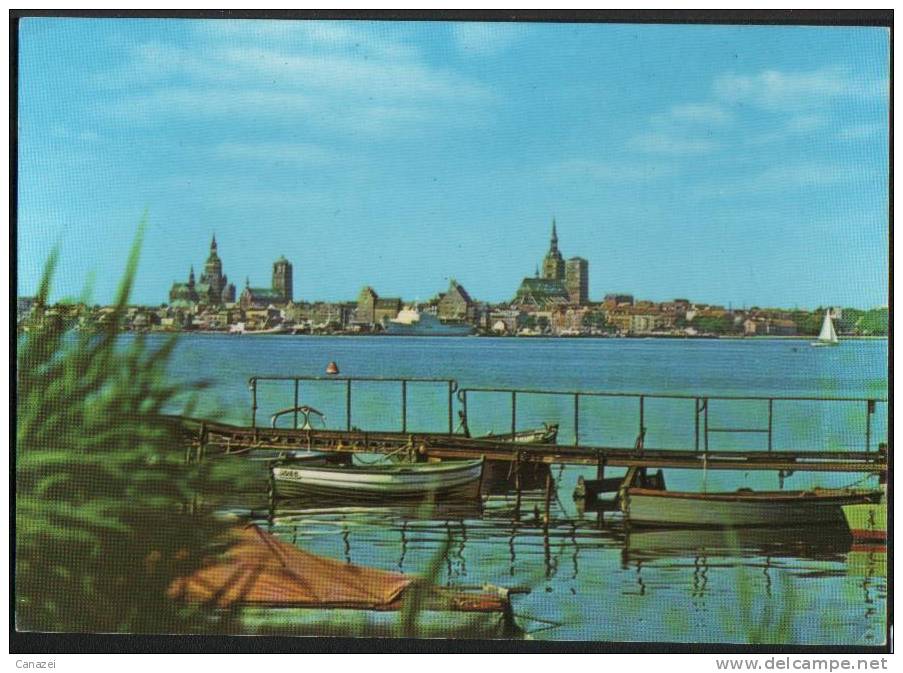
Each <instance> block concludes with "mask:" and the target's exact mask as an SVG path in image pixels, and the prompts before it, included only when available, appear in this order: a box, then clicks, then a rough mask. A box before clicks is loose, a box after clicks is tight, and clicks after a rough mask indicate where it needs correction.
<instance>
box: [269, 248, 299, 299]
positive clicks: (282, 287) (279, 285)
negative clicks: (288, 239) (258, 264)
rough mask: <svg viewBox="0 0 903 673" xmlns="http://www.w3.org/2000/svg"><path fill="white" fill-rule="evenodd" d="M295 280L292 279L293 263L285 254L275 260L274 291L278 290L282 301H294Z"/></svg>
mask: <svg viewBox="0 0 903 673" xmlns="http://www.w3.org/2000/svg"><path fill="white" fill-rule="evenodd" d="M293 289H294V282H293V280H292V263H291V262H289V261H288V260H287V259H286V258H285V257H284V256H282V255H280V257H279V259H277V260H276V261H275V262H273V291H274V292H278V293H279V295H280V296H281V297H282V301H284V302H286V303H288V302H290V301H292V296H293Z"/></svg>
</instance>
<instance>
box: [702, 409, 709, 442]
mask: <svg viewBox="0 0 903 673" xmlns="http://www.w3.org/2000/svg"><path fill="white" fill-rule="evenodd" d="M702 405H703V406H702V409H703V414H704V416H703V423H704V428H705V430H704V434H705V452H706V453H708V452H709V398H708V397H704V398H702Z"/></svg>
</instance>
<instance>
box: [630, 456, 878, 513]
mask: <svg viewBox="0 0 903 673" xmlns="http://www.w3.org/2000/svg"><path fill="white" fill-rule="evenodd" d="M634 470H636V468H631V470H628V473H627V477H626V478H625V485H624V486H623V487H622V490H621V493H620V506H621V511H622V512H624V516H625V517H626V518H627V521H628V522H629V523H630V524H632V525H638V526H686V527H706V526H714V527H739V526H775V527H778V526H779V527H789V526H800V525H803V524H813V523H818V524H832V525H839V526H843V524H844V515H843V510H842V509H841V508H842V507H843V506H844V505H855V504H865V503H869V502H874V501H876V500H877V499H878V498H879V497H880V492H878V491H855V490H851V489H821V488H815V489H812V490H808V491H753V490H751V489H739V490H737V491H734V492H721V493H700V492H688V491H667V490H665V487H664V479H663V478H661V476H660V473H659V475H658V480H657V481H658V483H648V484H647V483H645V480H644V477H643V476H642V475H641V474H640V472H639V471H635V472H634V474H631V472H632V471H634ZM635 483H639V484H640V485H633V484H635Z"/></svg>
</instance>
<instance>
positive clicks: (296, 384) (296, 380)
mask: <svg viewBox="0 0 903 673" xmlns="http://www.w3.org/2000/svg"><path fill="white" fill-rule="evenodd" d="M300 387H301V381H300V380H299V379H295V430H297V429H298V389H299V388H300Z"/></svg>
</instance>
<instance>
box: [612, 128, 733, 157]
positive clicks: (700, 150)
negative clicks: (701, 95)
mask: <svg viewBox="0 0 903 673" xmlns="http://www.w3.org/2000/svg"><path fill="white" fill-rule="evenodd" d="M627 144H628V147H630V148H631V149H634V150H638V151H640V152H648V153H650V154H670V155H695V154H707V153H709V152H714V151H715V150H717V149H718V148H719V147H720V145H719V144H718V143H717V142H715V141H714V140H710V139H708V138H699V137H691V136H681V135H678V134H676V133H658V132H649V133H641V134H639V135H636V136H634V137H633V138H631V139H630V140H629V141H628V143H627Z"/></svg>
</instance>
